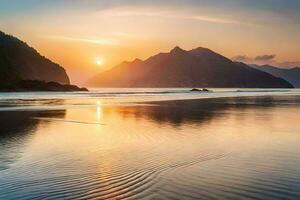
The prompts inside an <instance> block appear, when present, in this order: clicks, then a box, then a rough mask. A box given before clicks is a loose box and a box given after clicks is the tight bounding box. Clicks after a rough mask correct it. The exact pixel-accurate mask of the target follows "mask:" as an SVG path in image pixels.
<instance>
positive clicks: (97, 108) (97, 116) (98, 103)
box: [96, 101, 102, 122]
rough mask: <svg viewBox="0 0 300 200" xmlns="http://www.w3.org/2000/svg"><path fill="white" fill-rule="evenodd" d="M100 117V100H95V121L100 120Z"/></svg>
mask: <svg viewBox="0 0 300 200" xmlns="http://www.w3.org/2000/svg"><path fill="white" fill-rule="evenodd" d="M101 117H102V107H101V102H100V101H97V102H96V120H97V122H100V120H101Z"/></svg>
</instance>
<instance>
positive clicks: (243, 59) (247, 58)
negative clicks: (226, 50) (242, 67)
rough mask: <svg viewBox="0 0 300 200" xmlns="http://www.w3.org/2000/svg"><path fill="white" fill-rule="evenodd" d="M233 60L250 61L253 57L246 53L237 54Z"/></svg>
mask: <svg viewBox="0 0 300 200" xmlns="http://www.w3.org/2000/svg"><path fill="white" fill-rule="evenodd" d="M231 60H234V61H238V62H248V61H250V60H252V59H251V58H249V57H247V56H245V55H237V56H234V57H232V58H231Z"/></svg>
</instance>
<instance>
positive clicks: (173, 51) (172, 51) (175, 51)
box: [170, 46, 186, 54]
mask: <svg viewBox="0 0 300 200" xmlns="http://www.w3.org/2000/svg"><path fill="white" fill-rule="evenodd" d="M183 52H186V51H185V50H183V49H182V48H180V47H179V46H176V47H174V48H173V49H172V50H171V51H170V53H175V54H177V53H183Z"/></svg>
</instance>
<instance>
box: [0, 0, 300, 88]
mask: <svg viewBox="0 0 300 200" xmlns="http://www.w3.org/2000/svg"><path fill="white" fill-rule="evenodd" d="M72 2H73V1H72ZM84 2H85V1H77V0H76V1H74V3H72V4H71V3H70V1H65V0H62V1H55V2H54V1H48V0H45V1H43V2H41V3H40V4H37V5H32V7H28V6H27V7H26V5H27V4H26V5H25V3H24V2H23V1H18V4H17V3H16V5H14V3H7V4H5V3H4V5H1V4H3V3H0V18H1V22H0V30H3V31H4V32H6V33H9V34H12V35H15V36H17V37H18V38H20V39H22V40H23V41H26V42H27V43H28V44H29V45H30V46H33V47H34V48H35V49H37V50H38V51H39V52H40V53H41V54H42V55H44V56H46V57H48V58H50V59H51V60H53V61H54V62H57V63H59V64H61V65H62V66H63V67H64V68H65V69H66V70H67V73H68V74H69V76H70V78H71V81H72V83H75V84H81V83H84V82H85V81H86V80H87V79H89V78H90V77H92V76H94V75H95V74H97V73H99V72H102V71H104V70H107V69H109V68H111V67H113V66H115V65H117V64H119V63H121V62H122V61H124V60H129V61H130V60H134V59H135V58H140V59H146V58H148V57H149V56H152V55H154V54H157V53H159V52H167V51H169V50H170V49H172V48H173V47H175V46H180V47H182V48H184V49H187V50H188V49H192V48H196V47H206V48H209V49H212V50H214V51H216V52H218V53H220V54H222V55H224V56H226V57H228V58H232V57H234V56H237V55H244V56H247V57H249V58H255V57H257V56H261V55H271V54H272V55H273V54H274V55H276V57H275V59H274V60H272V62H276V63H283V62H290V63H293V62H294V63H298V62H299V61H300V46H299V44H300V37H299V35H300V26H299V25H297V23H296V22H299V20H300V15H299V13H298V12H296V11H297V9H296V8H297V7H296V6H298V4H297V5H293V3H290V4H282V5H281V4H280V5H276V4H273V5H270V4H264V3H263V2H262V1H257V0H254V1H251V4H250V3H245V2H246V1H238V0H231V1H230V2H232V3H231V4H229V3H228V2H227V1H224V2H222V3H220V2H219V1H218V2H219V3H216V1H208V0H199V1H192V0H187V1H184V2H185V3H184V4H183V3H182V2H181V1H172V3H170V1H166V2H165V3H158V2H156V1H151V2H150V1H146V0H141V1H139V2H137V3H132V2H131V1H126V0H124V1H122V2H120V3H116V2H115V1H112V2H111V3H107V4H104V3H103V2H102V1H94V0H91V1H89V4H86V3H84ZM101 2H102V3H101ZM226 2H227V3H226ZM249 2H250V1H249ZM296 3H297V2H296ZM296 3H294V4H296ZM22 6H23V7H22ZM277 7H278V8H280V11H278V9H277ZM18 8H22V11H20V10H18ZM1 9H3V12H1ZM13 13H15V14H13Z"/></svg>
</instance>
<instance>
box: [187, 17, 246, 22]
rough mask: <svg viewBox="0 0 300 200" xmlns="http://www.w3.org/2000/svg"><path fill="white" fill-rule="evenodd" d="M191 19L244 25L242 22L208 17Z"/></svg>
mask: <svg viewBox="0 0 300 200" xmlns="http://www.w3.org/2000/svg"><path fill="white" fill-rule="evenodd" d="M190 18H191V19H194V20H199V21H206V22H213V23H221V24H242V23H241V22H238V21H234V20H228V19H221V18H213V17H207V16H191V17H190Z"/></svg>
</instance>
